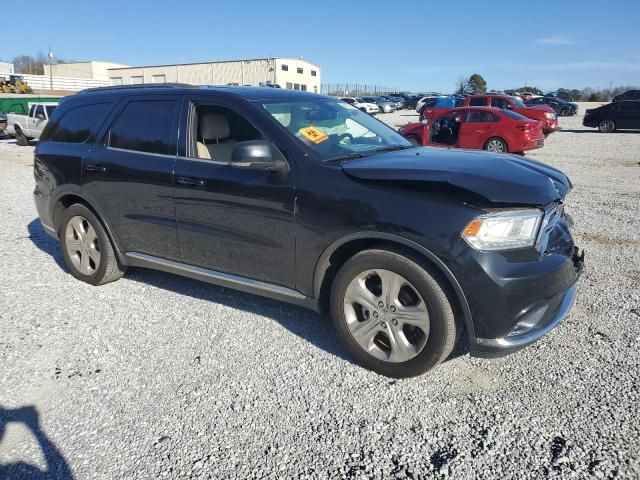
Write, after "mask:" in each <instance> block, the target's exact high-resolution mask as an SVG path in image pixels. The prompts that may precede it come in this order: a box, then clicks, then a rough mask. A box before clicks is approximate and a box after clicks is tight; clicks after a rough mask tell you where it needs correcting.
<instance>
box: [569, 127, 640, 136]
mask: <svg viewBox="0 0 640 480" xmlns="http://www.w3.org/2000/svg"><path fill="white" fill-rule="evenodd" d="M558 132H559V133H594V134H597V135H603V134H602V133H600V132H599V131H598V129H597V128H592V129H571V128H563V129H562V130H558ZM613 133H636V134H638V133H640V130H616V131H615V132H613ZM604 135H606V134H604Z"/></svg>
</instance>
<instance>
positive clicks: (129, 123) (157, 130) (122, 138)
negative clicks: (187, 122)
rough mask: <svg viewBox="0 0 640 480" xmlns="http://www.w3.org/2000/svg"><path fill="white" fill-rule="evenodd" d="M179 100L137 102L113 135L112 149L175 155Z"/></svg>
mask: <svg viewBox="0 0 640 480" xmlns="http://www.w3.org/2000/svg"><path fill="white" fill-rule="evenodd" d="M175 109H176V102H175V100H134V101H132V102H129V103H128V104H127V106H126V107H125V108H124V110H123V111H122V112H121V113H120V115H119V116H118V118H117V119H116V121H115V123H114V124H113V125H112V127H111V130H110V132H109V147H111V148H121V149H124V150H134V151H137V152H145V153H154V154H161V155H175V153H176V142H175V141H174V140H173V139H172V138H171V127H172V125H173V117H174V112H175Z"/></svg>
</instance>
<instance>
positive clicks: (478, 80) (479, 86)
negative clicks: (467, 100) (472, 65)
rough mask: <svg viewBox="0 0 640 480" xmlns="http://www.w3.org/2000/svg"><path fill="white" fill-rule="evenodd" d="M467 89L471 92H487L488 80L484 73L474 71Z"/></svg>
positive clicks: (468, 81)
mask: <svg viewBox="0 0 640 480" xmlns="http://www.w3.org/2000/svg"><path fill="white" fill-rule="evenodd" d="M466 89H467V91H469V92H470V93H486V91H487V82H486V80H485V79H484V78H482V75H480V74H478V73H474V74H473V75H471V76H470V77H469V80H467V88H466Z"/></svg>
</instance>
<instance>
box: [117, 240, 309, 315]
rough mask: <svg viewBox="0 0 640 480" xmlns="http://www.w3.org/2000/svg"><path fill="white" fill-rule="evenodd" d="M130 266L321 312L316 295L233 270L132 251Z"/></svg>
mask: <svg viewBox="0 0 640 480" xmlns="http://www.w3.org/2000/svg"><path fill="white" fill-rule="evenodd" d="M124 256H125V258H126V260H127V262H126V263H127V265H130V266H132V267H143V268H151V269H154V270H161V271H163V272H169V273H174V274H176V275H182V276H183V277H189V278H193V279H195V280H200V281H203V282H207V283H212V284H214V285H218V286H220V287H227V288H232V289H234V290H240V291H242V292H247V293H252V294H254V295H260V296H263V297H268V298H272V299H274V300H280V301H283V302H287V303H291V304H294V305H298V306H300V307H303V308H307V309H309V310H313V311H314V312H320V303H319V302H318V300H317V299H315V298H309V297H306V296H304V295H303V294H301V293H300V292H298V291H296V290H292V289H290V288H287V287H283V286H280V285H274V284H272V283H267V282H262V281H260V280H252V279H250V278H245V277H240V276H238V275H232V274H230V273H223V272H217V271H215V270H209V269H207V268H201V267H196V266H193V265H188V264H186V263H180V262H175V261H173V260H166V259H164V258H158V257H154V256H152V255H147V254H145V253H137V252H129V253H125V254H124Z"/></svg>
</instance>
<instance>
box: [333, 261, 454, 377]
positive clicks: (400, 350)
mask: <svg viewBox="0 0 640 480" xmlns="http://www.w3.org/2000/svg"><path fill="white" fill-rule="evenodd" d="M331 316H332V318H333V322H334V324H335V327H336V329H337V331H338V334H339V336H340V337H341V339H342V340H343V342H344V344H345V345H346V346H347V348H348V349H349V351H350V353H351V354H352V356H353V357H354V359H355V360H356V361H357V362H358V363H359V364H360V365H362V366H364V367H366V368H369V369H371V370H373V371H375V372H377V373H380V374H382V375H386V376H389V377H396V378H401V377H414V376H416V375H420V374H422V373H424V372H427V371H428V370H430V369H432V368H433V367H435V366H436V365H438V364H439V363H440V362H442V361H443V360H444V359H445V358H447V356H449V354H450V353H451V351H452V350H453V346H454V343H455V340H456V323H455V319H454V314H453V309H452V306H451V303H450V301H449V299H448V297H447V295H446V293H445V291H444V289H443V287H442V286H441V285H440V283H439V282H438V280H437V279H436V277H435V276H434V275H432V274H431V273H430V272H429V271H428V270H427V268H425V267H424V266H423V265H421V263H420V261H419V260H417V259H415V258H412V256H411V255H410V254H405V253H404V252H402V251H400V250H398V251H396V250H392V249H389V250H386V249H384V250H383V249H372V250H365V251H363V252H360V253H358V254H356V255H355V256H353V257H352V258H351V259H349V260H348V261H347V262H346V263H345V264H344V265H343V266H342V268H341V269H340V271H339V272H338V274H337V275H336V278H335V280H334V282H333V285H332V288H331Z"/></svg>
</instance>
